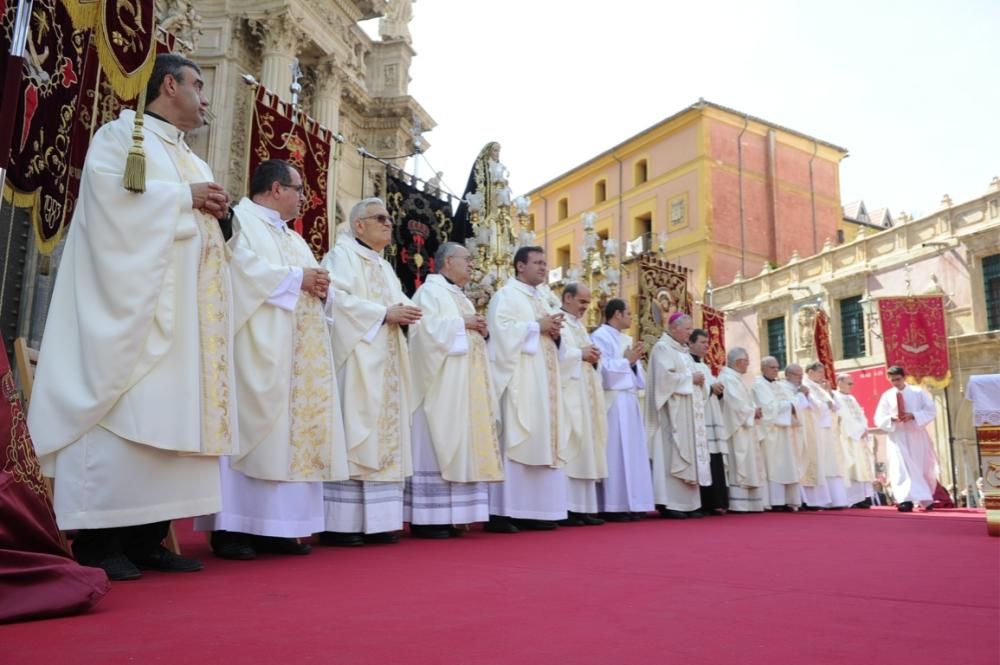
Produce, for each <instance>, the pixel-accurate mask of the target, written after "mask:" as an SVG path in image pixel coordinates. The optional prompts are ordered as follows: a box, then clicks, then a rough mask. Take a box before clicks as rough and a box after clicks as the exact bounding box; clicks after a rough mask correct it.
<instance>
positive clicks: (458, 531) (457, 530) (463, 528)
mask: <svg viewBox="0 0 1000 665" xmlns="http://www.w3.org/2000/svg"><path fill="white" fill-rule="evenodd" d="M467 533H469V525H468V524H460V525H458V526H455V525H451V526H449V527H448V537H449V538H461V537H462V536H464V535H465V534H467Z"/></svg>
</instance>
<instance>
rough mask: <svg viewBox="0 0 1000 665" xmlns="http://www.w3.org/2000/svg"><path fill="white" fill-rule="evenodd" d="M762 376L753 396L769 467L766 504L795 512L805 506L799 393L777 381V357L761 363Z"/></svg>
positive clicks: (757, 381)
mask: <svg viewBox="0 0 1000 665" xmlns="http://www.w3.org/2000/svg"><path fill="white" fill-rule="evenodd" d="M760 372H761V376H759V377H757V380H756V381H754V383H753V390H752V392H753V401H754V404H755V405H756V406H757V407H759V408H760V412H761V416H760V420H759V421H758V422H757V426H758V427H759V428H760V429H761V440H762V441H763V451H764V462H765V464H766V467H767V489H768V492H767V494H768V499H767V502H768V505H770V506H771V510H774V511H778V512H792V511H793V510H794V509H795V508H796V507H798V506H800V505H801V504H802V491H801V485H800V480H801V479H802V468H801V461H800V460H801V457H802V453H801V447H802V441H801V437H802V434H801V431H800V427H799V423H798V419H797V416H796V407H795V405H796V403H797V401H798V400H797V393H795V392H793V390H792V388H791V384H789V383H788V382H787V381H778V372H779V368H778V360H777V359H776V358H774V356H767V357H765V358H764V359H763V360H761V361H760ZM799 394H801V393H799Z"/></svg>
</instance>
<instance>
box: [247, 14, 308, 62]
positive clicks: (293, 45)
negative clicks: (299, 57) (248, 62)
mask: <svg viewBox="0 0 1000 665" xmlns="http://www.w3.org/2000/svg"><path fill="white" fill-rule="evenodd" d="M247 25H248V26H249V27H250V32H251V34H252V35H253V36H254V37H256V38H257V40H258V41H259V42H260V46H261V49H262V50H263V51H264V55H265V57H266V56H267V55H268V54H269V53H278V54H281V55H296V54H298V53H299V52H300V51H301V50H302V45H303V44H304V43H305V42H306V41H307V40H308V38H309V32H308V31H307V30H306V29H305V28H304V27H303V26H302V23H301V22H300V21H299V19H298V18H296V17H295V16H293V15H292V14H290V13H289V12H282V13H280V14H265V15H264V16H260V17H247Z"/></svg>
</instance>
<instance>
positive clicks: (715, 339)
mask: <svg viewBox="0 0 1000 665" xmlns="http://www.w3.org/2000/svg"><path fill="white" fill-rule="evenodd" d="M701 327H702V328H703V329H704V330H705V332H707V333H708V352H707V353H706V354H705V364H707V365H708V366H709V367H711V368H712V374H714V375H715V376H719V372H721V371H722V368H723V367H725V366H726V315H725V314H723V313H722V311H721V310H718V309H715V308H714V307H709V306H708V305H702V306H701Z"/></svg>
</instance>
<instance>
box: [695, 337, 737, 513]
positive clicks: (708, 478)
mask: <svg viewBox="0 0 1000 665" xmlns="http://www.w3.org/2000/svg"><path fill="white" fill-rule="evenodd" d="M709 341H710V339H709V336H708V331H706V330H702V329H701V328H695V329H694V330H692V331H691V339H690V340H689V341H688V350H689V351H690V352H691V365H692V369H693V370H694V371H695V372H701V374H702V376H704V377H705V391H704V393H703V394H704V396H705V397H704V400H703V401H702V402H701V407H700V408H701V410H702V411H703V412H704V417H705V441H704V444H702V443H701V440H700V437H696V438H695V443H696V444H697V445H704V453H702V452H701V451H700V450H699V459H702V455H706V456H707V458H708V462H709V469H708V473H706V474H705V475H704V476H702V475H701V474H700V473H699V476H698V484H699V485H700V486H701V510H702V512H703V513H705V514H706V515H725V514H726V511H727V510H728V509H729V490H728V488H727V487H726V463H727V462H728V460H727V457H728V446H727V445H726V439H725V437H724V436H723V435H722V407H721V403H722V401H723V400H724V399H725V386H724V385H723V383H722V382H721V381H719V380H718V379H717V378H716V377H715V376H714V375H713V374H712V369H711V368H710V367H709V366H708V365H706V364H705V354H706V353H708V344H709ZM698 408H699V406H698V403H697V401H696V402H695V409H696V410H697V409H698Z"/></svg>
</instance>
